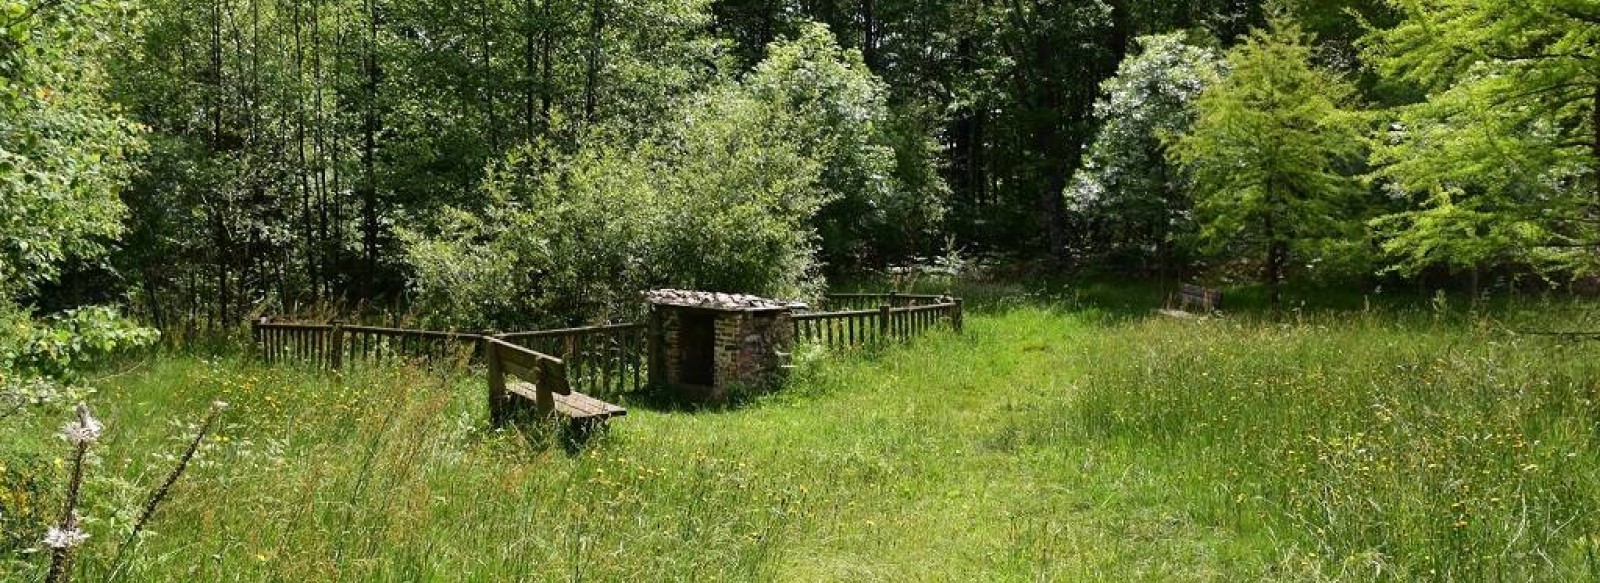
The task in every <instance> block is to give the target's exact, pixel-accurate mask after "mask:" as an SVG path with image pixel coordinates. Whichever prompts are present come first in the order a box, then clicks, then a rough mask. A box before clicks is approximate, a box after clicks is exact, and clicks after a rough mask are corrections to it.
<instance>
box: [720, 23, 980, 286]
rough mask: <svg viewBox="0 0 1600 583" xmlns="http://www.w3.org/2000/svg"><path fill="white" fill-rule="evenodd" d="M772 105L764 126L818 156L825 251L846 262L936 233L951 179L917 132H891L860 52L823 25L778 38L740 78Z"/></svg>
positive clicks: (882, 98)
mask: <svg viewBox="0 0 1600 583" xmlns="http://www.w3.org/2000/svg"><path fill="white" fill-rule="evenodd" d="M742 85H743V88H744V89H743V93H745V94H748V96H749V98H753V99H756V100H759V101H761V102H762V103H764V104H765V107H766V108H767V110H768V111H770V112H773V114H772V115H770V116H769V117H767V118H766V120H765V125H766V126H767V127H768V129H769V130H770V131H771V132H774V133H775V134H777V135H778V136H781V137H782V139H784V140H788V141H790V142H792V143H794V144H795V145H796V146H797V147H798V148H799V149H800V152H801V153H802V155H804V156H806V157H807V158H809V159H812V160H817V161H819V162H821V163H822V176H821V182H820V186H821V187H822V188H823V190H825V191H826V192H827V198H828V199H829V200H830V201H831V202H830V203H829V204H828V205H827V206H825V207H823V209H822V212H821V213H820V214H819V215H818V216H817V218H816V226H817V231H818V232H819V233H820V235H821V239H822V255H823V259H824V260H825V261H827V262H829V263H832V264H836V265H844V266H852V265H858V264H861V263H864V262H866V261H865V260H867V259H879V258H884V257H886V256H902V255H904V254H907V253H908V252H913V251H915V250H916V248H917V242H918V241H919V240H921V241H926V240H928V239H931V238H933V235H934V234H935V233H936V232H937V229H938V227H939V221H940V219H941V218H942V217H943V213H944V202H945V197H946V194H947V190H948V189H947V187H946V186H945V184H944V182H943V180H940V179H939V177H938V175H937V171H936V170H935V169H934V168H933V162H932V159H931V156H929V155H928V152H927V149H928V148H927V147H926V146H925V145H921V144H919V143H918V142H917V140H925V139H926V138H925V137H924V136H921V135H913V136H906V135H903V134H902V135H897V134H896V133H895V130H896V129H897V128H896V126H895V125H894V122H895V121H896V120H895V119H893V117H892V112H891V110H890V108H889V105H888V103H887V98H888V88H887V87H885V86H884V84H883V81H881V80H880V79H878V78H877V77H876V76H874V75H873V74H872V72H871V71H869V70H868V69H867V67H866V64H865V63H864V62H863V61H862V56H861V54H860V53H858V52H856V51H852V50H844V49H841V48H840V47H839V45H838V43H837V42H836V41H835V39H834V37H833V34H832V33H831V32H829V30H828V29H827V28H826V27H823V26H821V25H815V24H813V25H810V26H805V27H802V28H801V29H800V32H799V34H798V35H796V36H795V37H794V38H792V39H786V40H785V41H783V42H779V43H774V44H773V45H772V46H771V47H770V48H769V50H768V54H767V58H766V59H765V60H763V61H762V62H761V63H759V64H757V65H756V67H755V68H754V70H752V71H751V72H750V74H749V75H748V76H747V77H746V78H745V79H744V80H743V82H742Z"/></svg>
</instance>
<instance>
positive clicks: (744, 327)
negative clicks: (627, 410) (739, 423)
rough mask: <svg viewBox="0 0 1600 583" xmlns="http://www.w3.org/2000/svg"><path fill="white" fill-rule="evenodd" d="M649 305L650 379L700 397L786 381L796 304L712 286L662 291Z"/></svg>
mask: <svg viewBox="0 0 1600 583" xmlns="http://www.w3.org/2000/svg"><path fill="white" fill-rule="evenodd" d="M645 300H646V301H648V302H649V303H650V364H649V370H650V381H651V383H652V384H656V385H661V386H667V387H672V388H673V389H675V390H677V391H678V392H679V393H680V394H681V395H683V396H685V397H688V398H691V399H697V400H719V399H722V398H725V397H726V396H727V394H728V390H729V389H732V388H735V387H742V388H748V389H761V388H765V387H769V386H772V385H774V384H776V383H778V382H779V381H781V380H782V379H783V375H784V374H785V373H786V372H787V371H788V366H789V353H790V351H791V350H793V348H794V323H793V321H792V320H791V317H792V315H793V311H794V308H795V307H800V306H801V305H798V304H791V303H788V302H781V301H777V300H770V299H766V298H761V297H756V296H750V295H741V294H723V293H713V292H698V291H683V290H671V289H662V290H655V291H651V292H648V293H646V294H645Z"/></svg>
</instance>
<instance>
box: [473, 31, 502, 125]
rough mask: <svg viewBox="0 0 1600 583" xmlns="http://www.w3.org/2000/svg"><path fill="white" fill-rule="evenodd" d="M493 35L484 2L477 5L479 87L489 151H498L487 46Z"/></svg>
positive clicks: (492, 69) (498, 123)
mask: <svg viewBox="0 0 1600 583" xmlns="http://www.w3.org/2000/svg"><path fill="white" fill-rule="evenodd" d="M493 35H494V30H493V29H492V28H491V27H490V26H489V4H488V3H487V2H484V3H481V4H479V5H478V37H479V38H478V41H479V43H480V44H479V51H480V52H481V53H482V56H483V70H482V71H481V72H480V77H479V80H480V82H481V86H480V87H479V89H481V90H482V91H483V115H484V122H485V123H486V124H488V125H487V129H488V130H489V132H488V133H489V151H491V152H499V150H500V119H499V116H498V114H497V113H496V112H495V106H494V96H495V78H494V59H493V52H492V50H491V49H490V46H489V42H490V37H491V36H493Z"/></svg>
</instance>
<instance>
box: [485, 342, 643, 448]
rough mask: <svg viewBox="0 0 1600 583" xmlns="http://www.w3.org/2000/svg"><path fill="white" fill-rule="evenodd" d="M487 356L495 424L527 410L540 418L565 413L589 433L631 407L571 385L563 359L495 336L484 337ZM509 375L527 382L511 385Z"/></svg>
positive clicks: (491, 407)
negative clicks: (590, 394)
mask: <svg viewBox="0 0 1600 583" xmlns="http://www.w3.org/2000/svg"><path fill="white" fill-rule="evenodd" d="M484 356H485V360H487V361H488V363H489V419H490V421H491V422H492V423H494V424H495V425H504V424H505V423H507V422H510V421H512V420H514V419H516V418H518V417H523V416H525V415H526V414H527V413H532V414H534V415H536V416H538V417H540V418H543V417H548V416H551V415H561V416H564V417H566V418H567V419H569V420H571V422H572V428H573V429H575V430H578V431H581V432H588V431H590V430H592V429H595V428H597V427H599V426H600V425H602V424H604V423H605V421H606V420H607V419H610V418H612V417H621V416H623V415H627V414H628V410H627V409H624V408H622V407H619V406H616V405H613V404H611V403H607V402H605V401H601V400H599V399H596V398H594V397H590V396H588V395H585V394H583V393H579V392H577V391H573V390H572V388H571V387H570V386H568V384H567V372H566V364H565V363H564V362H562V361H561V359H559V358H556V357H554V356H550V355H547V354H542V353H539V352H535V351H533V350H530V349H527V348H524V347H522V346H518V345H516V344H512V343H510V342H506V341H504V340H501V339H499V338H494V337H485V338H484ZM507 374H510V375H512V376H515V377H517V378H520V379H522V380H523V381H524V382H519V383H512V384H509V385H508V384H507V383H506V375H507Z"/></svg>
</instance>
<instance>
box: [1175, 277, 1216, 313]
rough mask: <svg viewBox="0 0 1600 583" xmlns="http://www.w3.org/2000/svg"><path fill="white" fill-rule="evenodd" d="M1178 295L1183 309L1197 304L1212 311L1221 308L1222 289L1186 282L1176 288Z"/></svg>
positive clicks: (1205, 309)
mask: <svg viewBox="0 0 1600 583" xmlns="http://www.w3.org/2000/svg"><path fill="white" fill-rule="evenodd" d="M1178 295H1179V299H1180V302H1181V303H1182V307H1183V308H1185V309H1187V308H1188V307H1189V306H1197V307H1199V308H1200V309H1201V310H1204V311H1207V312H1213V311H1216V310H1219V309H1221V308H1222V290H1216V289H1210V288H1205V287H1200V286H1198V285H1194V284H1192V283H1186V284H1183V285H1182V286H1180V287H1179V288H1178Z"/></svg>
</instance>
